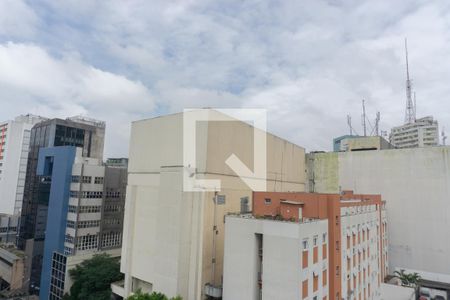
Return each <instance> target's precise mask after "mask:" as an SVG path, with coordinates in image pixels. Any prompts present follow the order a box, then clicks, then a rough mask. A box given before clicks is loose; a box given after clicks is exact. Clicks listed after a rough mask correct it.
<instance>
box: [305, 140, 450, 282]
mask: <svg viewBox="0 0 450 300" xmlns="http://www.w3.org/2000/svg"><path fill="white" fill-rule="evenodd" d="M449 161H450V147H424V148H411V149H391V150H381V151H358V152H339V153H336V152H330V153H309V154H308V155H307V177H308V185H307V186H308V191H309V192H316V193H339V191H341V190H343V189H344V190H356V191H358V192H360V193H365V194H371V193H379V194H381V195H382V196H383V200H385V201H386V209H387V211H388V221H389V226H390V227H389V228H390V229H389V243H388V247H389V273H390V274H392V273H393V272H394V271H396V270H400V269H404V270H405V271H406V272H407V273H412V272H418V273H419V274H420V276H421V277H422V278H423V279H426V280H427V281H434V282H440V283H446V284H450V261H449V259H448V257H449V256H450V243H449V239H447V238H442V237H446V236H448V233H447V232H448V230H447V228H448V215H449V214H450V202H449V201H448V199H450V190H449V189H448V187H449V186H450V164H449Z"/></svg>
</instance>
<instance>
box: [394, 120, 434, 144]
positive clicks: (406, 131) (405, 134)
mask: <svg viewBox="0 0 450 300" xmlns="http://www.w3.org/2000/svg"><path fill="white" fill-rule="evenodd" d="M390 142H391V144H392V145H393V146H394V147H395V148H417V147H431V146H437V145H439V126H438V122H437V121H436V120H434V119H433V117H431V116H428V117H424V118H421V119H417V120H415V121H414V122H413V123H407V124H405V125H402V126H397V127H394V128H392V130H391V135H390Z"/></svg>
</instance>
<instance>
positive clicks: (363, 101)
mask: <svg viewBox="0 0 450 300" xmlns="http://www.w3.org/2000/svg"><path fill="white" fill-rule="evenodd" d="M362 109H363V114H362V126H363V129H364V136H367V126H366V104H365V100H364V99H363V100H362Z"/></svg>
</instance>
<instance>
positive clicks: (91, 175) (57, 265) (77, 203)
mask: <svg viewBox="0 0 450 300" xmlns="http://www.w3.org/2000/svg"><path fill="white" fill-rule="evenodd" d="M37 174H38V175H39V176H46V177H47V178H49V181H50V182H51V186H50V189H49V190H50V193H49V209H48V219H47V229H46V232H45V245H44V256H43V267H42V276H41V283H40V295H39V297H40V299H42V300H48V299H51V300H61V299H62V297H63V295H64V294H65V293H68V292H69V291H70V287H71V284H72V281H71V279H70V276H69V270H70V269H71V268H74V267H75V266H76V264H78V263H81V262H82V261H83V260H84V259H87V258H90V257H92V255H93V254H94V253H100V252H105V251H106V252H107V253H110V254H112V255H114V256H119V255H120V247H121V246H122V228H123V227H122V226H123V209H124V200H125V189H126V178H127V169H126V167H116V166H114V167H110V166H108V165H107V164H103V163H102V161H101V160H99V159H96V158H87V157H83V156H82V149H81V148H76V147H73V146H61V147H52V148H41V150H40V153H39V159H38V168H37Z"/></svg>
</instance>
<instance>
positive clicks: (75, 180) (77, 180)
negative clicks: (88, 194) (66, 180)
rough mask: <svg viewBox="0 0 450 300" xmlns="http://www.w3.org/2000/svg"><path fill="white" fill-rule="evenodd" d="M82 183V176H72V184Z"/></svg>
mask: <svg viewBox="0 0 450 300" xmlns="http://www.w3.org/2000/svg"><path fill="white" fill-rule="evenodd" d="M79 182H80V176H75V175H74V176H72V183H79Z"/></svg>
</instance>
